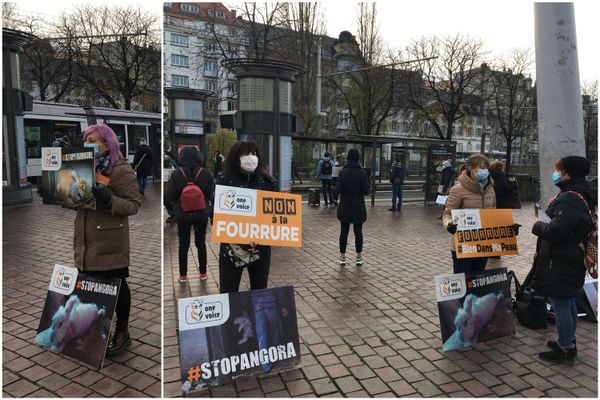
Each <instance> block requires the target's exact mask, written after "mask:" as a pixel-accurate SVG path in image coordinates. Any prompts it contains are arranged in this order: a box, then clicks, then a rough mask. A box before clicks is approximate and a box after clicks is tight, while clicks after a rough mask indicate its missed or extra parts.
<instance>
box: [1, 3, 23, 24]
mask: <svg viewBox="0 0 600 400" xmlns="http://www.w3.org/2000/svg"><path fill="white" fill-rule="evenodd" d="M19 26H20V21H19V18H18V16H17V3H14V2H3V3H2V27H3V28H8V29H18V28H19Z"/></svg>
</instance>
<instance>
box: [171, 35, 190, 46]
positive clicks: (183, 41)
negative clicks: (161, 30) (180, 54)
mask: <svg viewBox="0 0 600 400" xmlns="http://www.w3.org/2000/svg"><path fill="white" fill-rule="evenodd" d="M171 44H172V45H174V46H184V47H188V37H187V36H185V35H178V34H176V33H171Z"/></svg>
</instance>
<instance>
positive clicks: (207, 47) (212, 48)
mask: <svg viewBox="0 0 600 400" xmlns="http://www.w3.org/2000/svg"><path fill="white" fill-rule="evenodd" d="M204 51H205V52H207V53H210V54H214V53H216V52H217V51H218V46H217V44H216V43H211V42H206V43H204Z"/></svg>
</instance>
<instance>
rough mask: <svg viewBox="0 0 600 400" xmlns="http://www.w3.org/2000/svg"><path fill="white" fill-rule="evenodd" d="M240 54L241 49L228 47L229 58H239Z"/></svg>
mask: <svg viewBox="0 0 600 400" xmlns="http://www.w3.org/2000/svg"><path fill="white" fill-rule="evenodd" d="M239 52H240V48H239V47H238V46H228V47H227V53H229V56H231V57H237V55H238V54H239Z"/></svg>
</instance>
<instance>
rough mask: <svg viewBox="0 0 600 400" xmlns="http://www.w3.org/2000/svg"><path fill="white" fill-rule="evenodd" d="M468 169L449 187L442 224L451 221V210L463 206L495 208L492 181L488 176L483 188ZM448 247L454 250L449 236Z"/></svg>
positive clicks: (462, 207)
mask: <svg viewBox="0 0 600 400" xmlns="http://www.w3.org/2000/svg"><path fill="white" fill-rule="evenodd" d="M467 173H468V170H467V171H464V172H463V173H462V174H461V175H460V176H459V177H458V183H457V184H456V185H454V186H453V187H451V188H450V191H449V192H448V200H447V201H446V207H445V208H444V214H443V216H442V224H444V227H447V226H448V224H449V223H450V222H452V213H451V211H452V210H461V209H464V208H496V194H495V193H494V186H493V184H494V182H493V181H492V179H491V178H488V182H487V183H486V185H485V187H484V189H483V190H481V188H480V187H479V184H478V183H477V182H476V181H475V179H473V178H472V177H471V176H470V174H469V175H467ZM450 249H451V250H452V251H455V247H454V238H453V237H452V236H451V237H450Z"/></svg>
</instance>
